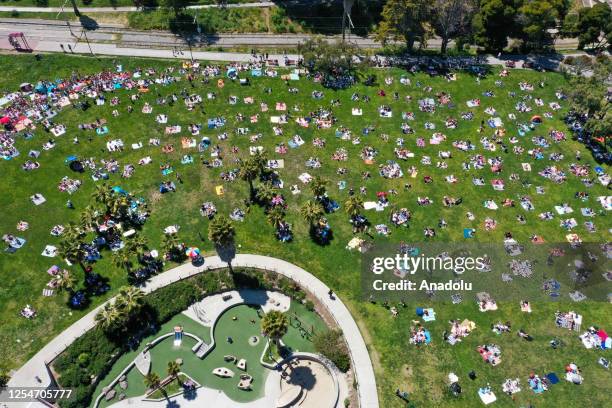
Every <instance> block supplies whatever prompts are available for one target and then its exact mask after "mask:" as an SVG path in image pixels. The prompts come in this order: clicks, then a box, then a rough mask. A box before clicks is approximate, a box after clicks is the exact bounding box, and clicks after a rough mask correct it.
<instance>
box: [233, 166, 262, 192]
mask: <svg viewBox="0 0 612 408" xmlns="http://www.w3.org/2000/svg"><path fill="white" fill-rule="evenodd" d="M258 176H259V165H258V163H257V161H256V160H255V158H249V159H248V160H245V161H240V167H239V169H238V177H240V178H241V179H242V180H244V181H246V182H248V183H249V197H250V198H251V199H253V197H255V188H254V187H253V181H254V180H255V179H256V178H257V177H258Z"/></svg>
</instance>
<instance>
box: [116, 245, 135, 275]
mask: <svg viewBox="0 0 612 408" xmlns="http://www.w3.org/2000/svg"><path fill="white" fill-rule="evenodd" d="M132 255H133V254H132V252H131V251H130V250H129V248H127V247H124V248H122V249H120V250H118V251H115V252H113V263H114V264H115V266H116V267H117V268H125V270H126V271H127V272H128V273H130V270H131V269H132V265H133V263H132Z"/></svg>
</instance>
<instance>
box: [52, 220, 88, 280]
mask: <svg viewBox="0 0 612 408" xmlns="http://www.w3.org/2000/svg"><path fill="white" fill-rule="evenodd" d="M84 244H85V242H84V241H83V235H82V233H81V232H80V231H79V230H78V229H77V228H75V227H74V226H68V228H66V230H65V231H64V234H63V238H62V240H61V241H60V243H59V245H58V252H59V255H60V256H61V257H62V258H63V259H66V260H68V262H70V263H78V264H79V265H80V266H81V268H82V269H83V270H85V265H83V260H84V259H85V257H86V256H87V251H85V249H84V248H83V245H84Z"/></svg>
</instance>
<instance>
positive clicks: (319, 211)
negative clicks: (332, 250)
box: [300, 200, 324, 228]
mask: <svg viewBox="0 0 612 408" xmlns="http://www.w3.org/2000/svg"><path fill="white" fill-rule="evenodd" d="M323 213H324V210H323V206H322V205H321V204H320V203H318V202H316V201H312V200H308V201H306V202H305V203H304V205H303V206H302V207H301V208H300V214H301V215H302V217H304V219H305V220H306V221H307V222H308V224H309V225H310V227H311V228H312V226H313V225H314V223H315V222H317V221H319V220H320V219H321V217H322V216H323Z"/></svg>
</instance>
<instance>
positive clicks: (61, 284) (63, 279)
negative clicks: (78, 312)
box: [55, 270, 76, 293]
mask: <svg viewBox="0 0 612 408" xmlns="http://www.w3.org/2000/svg"><path fill="white" fill-rule="evenodd" d="M55 282H56V287H57V289H58V290H59V291H60V292H61V291H68V292H70V293H72V292H73V291H74V288H75V287H76V279H75V278H74V277H73V276H72V274H71V273H70V272H68V271H66V270H64V271H62V272H60V273H58V274H57V275H55Z"/></svg>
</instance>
